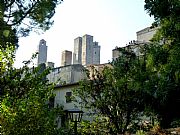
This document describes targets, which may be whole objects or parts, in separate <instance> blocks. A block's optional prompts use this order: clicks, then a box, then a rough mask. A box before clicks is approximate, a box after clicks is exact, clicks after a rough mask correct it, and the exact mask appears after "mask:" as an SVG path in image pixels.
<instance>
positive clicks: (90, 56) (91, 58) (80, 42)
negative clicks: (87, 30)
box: [73, 34, 100, 65]
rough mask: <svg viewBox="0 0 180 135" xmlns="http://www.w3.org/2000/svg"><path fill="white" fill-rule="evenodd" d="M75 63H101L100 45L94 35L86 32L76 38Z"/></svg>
mask: <svg viewBox="0 0 180 135" xmlns="http://www.w3.org/2000/svg"><path fill="white" fill-rule="evenodd" d="M73 64H82V65H90V64H100V46H99V45H98V42H94V41H93V36H91V35H87V34H86V35H84V36H83V37H77V38H76V39H74V53H73Z"/></svg>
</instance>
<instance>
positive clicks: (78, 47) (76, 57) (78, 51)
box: [73, 37, 82, 64]
mask: <svg viewBox="0 0 180 135" xmlns="http://www.w3.org/2000/svg"><path fill="white" fill-rule="evenodd" d="M81 57H82V37H77V38H76V39H74V52H73V64H81V62H82V61H81Z"/></svg>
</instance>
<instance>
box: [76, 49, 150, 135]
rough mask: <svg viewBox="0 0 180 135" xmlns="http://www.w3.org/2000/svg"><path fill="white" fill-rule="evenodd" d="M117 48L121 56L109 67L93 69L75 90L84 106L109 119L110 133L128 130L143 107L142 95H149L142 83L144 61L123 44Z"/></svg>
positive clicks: (143, 78)
mask: <svg viewBox="0 0 180 135" xmlns="http://www.w3.org/2000/svg"><path fill="white" fill-rule="evenodd" d="M127 48H128V47H127ZM119 51H120V52H121V55H120V57H119V58H118V59H117V60H116V61H113V62H112V63H111V66H110V67H105V68H104V70H103V71H102V73H100V72H98V71H96V70H95V69H93V71H94V73H93V74H92V76H90V78H89V79H88V80H84V81H82V82H81V83H80V87H79V88H78V89H77V90H76V91H75V95H77V96H78V97H80V98H81V100H82V101H81V102H82V104H84V105H85V107H87V108H90V109H93V111H94V112H97V113H99V114H101V115H102V116H103V117H107V118H108V119H109V123H110V125H111V126H109V128H110V129H108V131H109V133H111V134H116V133H125V131H127V130H128V127H129V126H130V125H131V124H132V123H133V121H134V120H137V119H138V117H139V115H140V113H141V112H142V111H143V110H144V108H145V105H144V99H146V98H143V97H144V96H147V95H148V94H146V92H144V89H143V88H144V87H143V86H142V85H144V84H143V83H142V82H143V81H144V80H145V79H146V77H145V70H143V68H144V65H145V61H144V60H142V61H141V60H140V58H139V57H137V56H136V54H135V53H134V52H132V51H131V50H126V48H122V49H120V50H119ZM146 100H147V99H146Z"/></svg>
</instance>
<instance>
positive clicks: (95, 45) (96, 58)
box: [92, 42, 101, 64]
mask: <svg viewBox="0 0 180 135" xmlns="http://www.w3.org/2000/svg"><path fill="white" fill-rule="evenodd" d="M100 49H101V47H100V46H99V45H98V42H93V54H92V57H93V64H100Z"/></svg>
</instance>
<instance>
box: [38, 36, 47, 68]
mask: <svg viewBox="0 0 180 135" xmlns="http://www.w3.org/2000/svg"><path fill="white" fill-rule="evenodd" d="M46 62H47V46H46V41H45V40H44V39H41V40H40V42H39V45H38V60H37V65H39V64H42V63H46Z"/></svg>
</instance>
